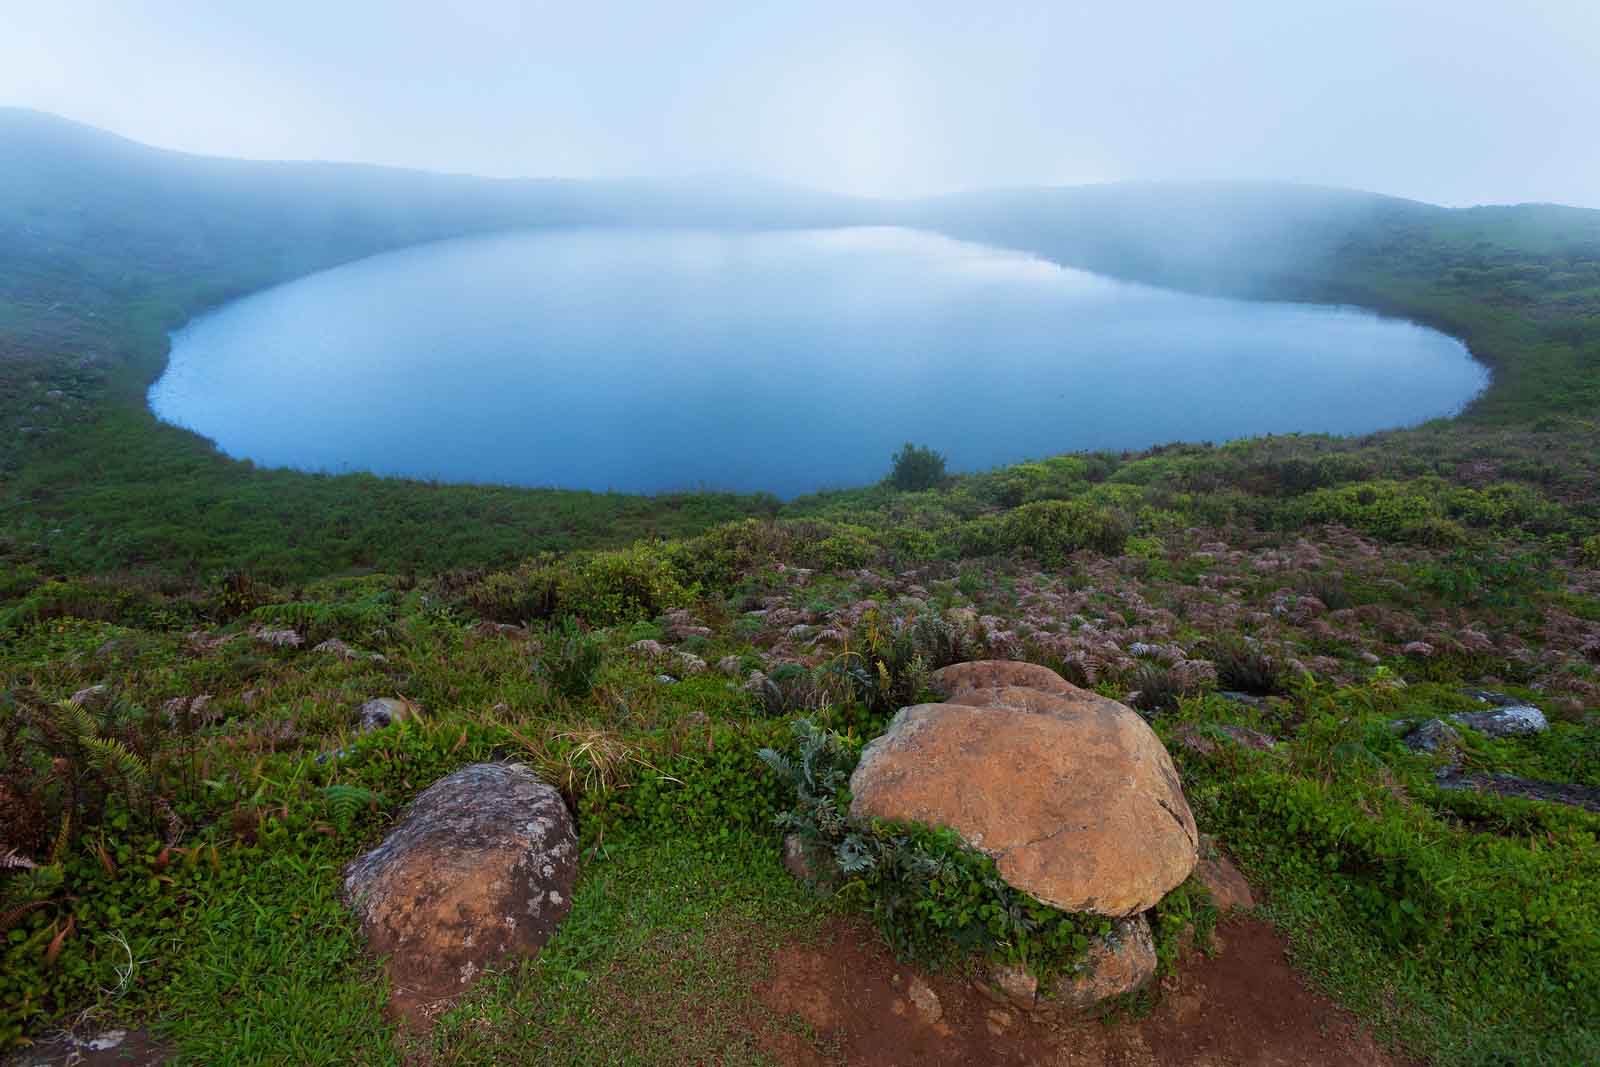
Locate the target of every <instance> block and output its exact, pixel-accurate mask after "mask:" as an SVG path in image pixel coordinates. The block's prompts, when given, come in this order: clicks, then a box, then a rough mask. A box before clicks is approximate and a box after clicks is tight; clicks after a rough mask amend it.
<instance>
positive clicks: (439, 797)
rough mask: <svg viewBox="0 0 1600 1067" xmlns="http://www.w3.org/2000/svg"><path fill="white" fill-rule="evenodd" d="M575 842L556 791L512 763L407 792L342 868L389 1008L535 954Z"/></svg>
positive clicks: (406, 1010)
mask: <svg viewBox="0 0 1600 1067" xmlns="http://www.w3.org/2000/svg"><path fill="white" fill-rule="evenodd" d="M577 873H578V837H577V833H576V831H575V830H574V828H573V823H572V816H571V815H570V814H569V813H568V812H567V808H566V805H565V804H564V803H563V801H562V799H561V794H560V793H559V792H557V791H556V790H555V789H554V788H553V787H552V786H549V785H547V784H545V783H544V782H542V781H540V780H539V777H538V776H537V775H536V774H534V772H533V771H532V770H531V769H529V768H528V767H526V766H524V765H523V764H520V763H475V764H472V765H470V766H467V767H463V768H462V769H461V770H459V771H456V772H455V773H454V774H451V775H449V776H447V777H445V778H441V779H440V780H439V781H437V782H435V783H434V784H433V785H431V786H429V787H428V788H427V789H425V790H424V791H423V792H422V793H421V794H419V795H418V796H417V798H416V800H415V801H413V802H412V804H411V807H410V808H408V809H407V810H406V813H405V815H404V816H403V817H402V818H401V820H400V822H399V824H398V825H397V826H396V827H395V829H394V830H393V832H391V833H390V834H389V836H388V837H387V838H385V839H384V841H383V843H382V844H380V845H379V846H378V847H377V848H375V849H373V850H372V851H371V852H368V853H367V854H366V855H364V856H362V857H360V858H359V859H357V860H355V861H354V862H352V863H351V864H350V865H349V866H348V867H346V868H345V871H344V893H345V899H346V900H348V901H349V902H350V903H351V905H353V906H354V908H355V910H356V913H357V915H358V916H359V917H360V920H361V930H362V932H363V933H364V934H365V935H366V938H367V942H368V944H369V946H370V947H371V949H372V951H373V952H375V953H377V954H379V955H382V956H385V957H387V959H386V961H385V967H386V968H387V970H388V972H389V978H390V982H391V985H392V988H393V1000H394V1004H395V1007H396V1009H397V1010H398V1011H399V1012H400V1013H401V1014H403V1015H410V1016H414V1015H417V1014H419V1013H420V1014H422V1015H424V1016H425V1015H428V1014H431V1012H430V1010H429V1009H430V1007H431V1006H432V1005H433V1004H434V1003H435V1002H438V1001H442V1000H446V999H448V998H450V997H452V996H453V995H455V994H457V993H460V992H462V991H464V990H465V989H466V988H467V987H468V986H469V985H470V984H471V983H472V982H473V980H474V979H476V978H477V976H478V975H479V974H481V973H482V972H483V970H484V968H486V967H488V966H491V965H493V964H496V963H499V962H501V961H503V960H504V959H505V958H506V957H508V956H515V955H523V956H531V955H536V954H537V953H538V951H539V950H540V949H541V948H543V947H544V944H545V942H547V941H549V940H550V937H551V935H552V934H554V933H555V930H556V926H557V924H558V923H560V921H561V920H562V919H563V918H564V917H565V916H566V914H567V912H568V910H569V909H570V908H571V907H572V886H573V883H574V881H575V880H576V878H577Z"/></svg>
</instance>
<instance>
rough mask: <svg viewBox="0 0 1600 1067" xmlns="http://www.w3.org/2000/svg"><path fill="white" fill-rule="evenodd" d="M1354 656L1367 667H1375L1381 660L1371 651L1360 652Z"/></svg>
mask: <svg viewBox="0 0 1600 1067" xmlns="http://www.w3.org/2000/svg"><path fill="white" fill-rule="evenodd" d="M1356 658H1357V659H1359V660H1360V661H1361V662H1362V663H1365V664H1366V665H1367V666H1369V667H1376V666H1377V665H1378V664H1380V663H1382V662H1383V660H1382V659H1380V658H1379V657H1378V656H1376V655H1375V654H1373V653H1371V652H1362V653H1360V654H1359V655H1357V656H1356Z"/></svg>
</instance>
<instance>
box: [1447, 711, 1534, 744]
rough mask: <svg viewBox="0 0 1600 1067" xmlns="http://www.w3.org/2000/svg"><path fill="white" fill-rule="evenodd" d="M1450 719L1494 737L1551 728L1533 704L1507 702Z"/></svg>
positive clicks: (1512, 735)
mask: <svg viewBox="0 0 1600 1067" xmlns="http://www.w3.org/2000/svg"><path fill="white" fill-rule="evenodd" d="M1450 720H1451V721H1452V722H1456V723H1460V724H1461V725H1462V726H1470V727H1472V728H1473V729H1474V730H1476V731H1478V732H1479V733H1480V734H1483V735H1484V736H1485V737H1493V738H1500V737H1519V736H1522V735H1524V734H1537V733H1542V732H1544V731H1545V730H1548V729H1549V728H1550V724H1549V723H1547V722H1546V721H1545V718H1544V712H1542V711H1540V710H1539V709H1538V708H1536V707H1534V706H1533V705H1532V704H1507V705H1504V706H1502V707H1498V708H1494V709H1492V710H1489V711H1464V712H1461V713H1460V714H1458V715H1452V716H1450Z"/></svg>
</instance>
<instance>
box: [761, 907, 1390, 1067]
mask: <svg viewBox="0 0 1600 1067" xmlns="http://www.w3.org/2000/svg"><path fill="white" fill-rule="evenodd" d="M1218 936H1219V946H1220V950H1219V951H1218V952H1217V953H1216V954H1215V955H1213V956H1211V957H1202V956H1196V957H1193V958H1191V959H1189V960H1186V961H1185V963H1184V965H1183V966H1182V968H1181V969H1180V971H1179V973H1178V974H1176V975H1174V976H1172V977H1169V978H1167V979H1165V980H1164V983H1163V985H1162V987H1161V989H1160V990H1159V995H1158V996H1157V997H1156V999H1155V1006H1154V1008H1153V1009H1152V1011H1151V1012H1150V1014H1149V1015H1148V1016H1146V1017H1144V1018H1141V1019H1131V1020H1124V1021H1117V1022H1112V1023H1106V1022H1101V1021H1098V1020H1087V1021H1073V1022H1052V1021H1048V1020H1041V1019H1035V1018H1033V1017H1030V1016H1028V1015H1026V1014H1023V1013H1020V1012H1017V1011H1013V1010H1008V1009H1002V1008H998V1007H996V1006H995V1005H994V1004H993V1003H991V1002H990V1001H988V1000H985V999H984V998H983V997H981V996H980V995H978V994H977V993H976V992H974V991H973V990H972V989H971V987H970V986H968V985H967V984H966V983H964V982H961V981H959V980H957V979H954V978H949V977H943V976H938V975H933V976H924V978H925V980H926V981H927V982H928V984H929V985H930V986H931V987H932V988H933V989H934V991H935V992H936V993H937V994H938V998H939V1002H940V1006H941V1008H942V1013H941V1014H940V1015H939V1017H938V1018H937V1019H930V1018H928V1017H927V1015H926V1014H925V1013H922V1012H919V1011H918V1010H917V1008H916V1006H915V1004H913V1003H912V1002H911V999H910V998H909V996H908V987H909V985H910V983H911V981H912V979H913V978H914V977H915V974H914V972H912V971H911V970H910V969H908V968H906V967H903V966H901V965H900V964H898V963H896V961H895V960H894V958H893V957H892V956H891V955H890V954H889V953H888V951H887V949H886V948H885V947H884V946H883V943H882V940H881V939H880V938H879V937H878V935H877V934H876V932H875V931H873V930H872V929H871V928H870V927H867V926H865V925H863V924H861V923H858V922H845V921H836V922H833V923H830V924H828V926H827V927H825V928H824V930H823V931H822V933H821V934H820V935H819V936H818V937H817V938H816V939H815V940H813V941H809V942H807V943H804V944H790V945H787V946H785V947H784V948H782V949H780V950H779V952H778V955H777V957H776V960H775V971H774V975H773V978H772V979H771V981H770V982H768V983H766V984H765V985H764V986H762V987H761V989H760V990H759V995H760V998H761V1001H762V1003H763V1004H764V1005H765V1006H766V1007H767V1008H768V1009H770V1010H771V1011H773V1012H775V1013H777V1014H779V1015H780V1016H782V1017H785V1018H787V1019H788V1020H789V1021H790V1024H791V1025H790V1026H789V1027H787V1028H785V1031H784V1032H783V1035H782V1036H781V1037H780V1036H778V1035H774V1036H773V1037H771V1038H769V1039H767V1040H765V1041H764V1042H763V1043H764V1044H765V1045H766V1051H767V1053H768V1054H769V1055H771V1056H773V1057H775V1058H776V1059H777V1060H778V1061H779V1062H780V1063H783V1064H785V1065H814V1064H837V1063H849V1064H907V1063H912V1064H919V1065H924V1064H943V1063H951V1064H954V1063H966V1064H971V1063H983V1064H1023V1063H1027V1064H1052V1065H1059V1067H1090V1065H1097V1067H1098V1065H1105V1067H1167V1065H1177V1064H1184V1065H1192V1067H1223V1065H1227V1067H1255V1065H1259V1067H1268V1065H1270V1067H1323V1065H1330V1067H1331V1065H1339V1067H1398V1065H1400V1064H1404V1063H1407V1062H1409V1061H1407V1060H1405V1059H1404V1058H1402V1057H1398V1056H1396V1055H1394V1054H1392V1053H1390V1052H1387V1051H1385V1050H1384V1049H1383V1048H1382V1047H1380V1046H1379V1045H1378V1044H1377V1043H1376V1042H1375V1041H1374V1040H1373V1039H1372V1037H1371V1036H1370V1035H1369V1034H1367V1033H1366V1031H1365V1030H1363V1029H1362V1027H1361V1026H1360V1024H1359V1023H1358V1022H1357V1020H1356V1019H1355V1018H1354V1017H1353V1016H1352V1015H1350V1013H1349V1012H1346V1011H1344V1010H1343V1009H1341V1008H1339V1007H1338V1006H1337V1005H1335V1004H1334V1003H1333V1002H1331V1001H1330V1000H1328V999H1327V998H1326V997H1324V996H1322V995H1321V994H1319V993H1317V992H1315V991H1314V990H1312V989H1311V988H1310V987H1309V986H1307V985H1306V983H1305V981H1304V980H1303V979H1302V978H1301V977H1300V976H1299V975H1298V974H1297V973H1296V972H1295V971H1294V970H1293V969H1292V968H1291V967H1290V966H1289V963H1288V959H1287V958H1286V955H1285V945H1284V941H1283V939H1282V938H1281V937H1279V936H1278V934H1277V933H1276V932H1275V931H1274V930H1273V929H1272V927H1270V926H1268V925H1267V924H1265V923H1262V922H1257V921H1254V920H1245V919H1239V920H1234V921H1231V922H1228V923H1225V924H1224V925H1223V926H1222V927H1221V929H1220V930H1219V933H1218ZM802 1034H803V1035H807V1036H808V1038H809V1039H801V1038H800V1037H799V1036H798V1035H802Z"/></svg>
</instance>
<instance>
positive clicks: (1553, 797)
mask: <svg viewBox="0 0 1600 1067" xmlns="http://www.w3.org/2000/svg"><path fill="white" fill-rule="evenodd" d="M1434 784H1435V785H1437V786H1438V787H1439V788H1440V789H1454V790H1471V791H1472V792H1475V793H1493V794H1494V795H1496V796H1502V797H1521V798H1523V799H1524V800H1543V801H1545V802H1546V803H1549V804H1566V805H1569V806H1570V807H1575V808H1583V809H1584V810H1585V811H1592V812H1595V813H1597V814H1600V788H1597V787H1595V786H1592V785H1575V784H1573V783H1570V782H1541V781H1539V780H1538V779H1535V778H1519V777H1517V776H1516V775H1513V774H1469V773H1464V772H1462V771H1461V770H1459V769H1457V768H1454V767H1452V768H1449V769H1447V770H1445V771H1442V772H1441V773H1439V774H1438V775H1436V776H1435V777H1434Z"/></svg>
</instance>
